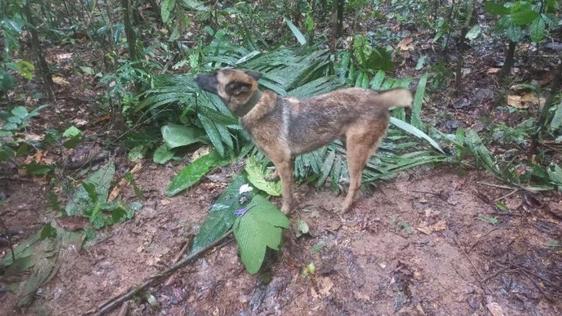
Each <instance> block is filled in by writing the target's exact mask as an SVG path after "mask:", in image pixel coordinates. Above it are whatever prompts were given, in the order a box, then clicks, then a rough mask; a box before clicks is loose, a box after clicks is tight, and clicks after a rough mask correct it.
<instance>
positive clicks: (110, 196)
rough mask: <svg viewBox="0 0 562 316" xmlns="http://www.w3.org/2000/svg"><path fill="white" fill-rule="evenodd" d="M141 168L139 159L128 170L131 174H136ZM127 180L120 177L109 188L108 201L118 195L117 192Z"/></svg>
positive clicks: (118, 192)
mask: <svg viewBox="0 0 562 316" xmlns="http://www.w3.org/2000/svg"><path fill="white" fill-rule="evenodd" d="M141 169H142V162H141V161H139V162H138V163H137V164H136V165H135V166H134V167H133V169H131V171H129V172H130V173H131V174H133V175H135V174H137V173H138V172H139V171H140V170H141ZM127 182H128V181H127V180H126V179H125V178H123V179H121V181H119V183H117V185H116V186H115V187H113V189H112V190H111V192H110V193H109V197H108V198H107V199H108V200H109V202H111V201H113V200H115V198H117V197H118V196H119V194H121V191H122V190H123V188H124V187H125V186H126V185H127Z"/></svg>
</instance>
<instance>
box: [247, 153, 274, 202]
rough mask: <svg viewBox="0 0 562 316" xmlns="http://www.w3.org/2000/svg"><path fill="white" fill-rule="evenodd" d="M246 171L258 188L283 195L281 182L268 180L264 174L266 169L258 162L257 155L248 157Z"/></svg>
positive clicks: (249, 178)
mask: <svg viewBox="0 0 562 316" xmlns="http://www.w3.org/2000/svg"><path fill="white" fill-rule="evenodd" d="M245 171H246V173H247V175H248V181H250V183H251V184H252V185H253V186H255V187H256V188H257V189H259V190H261V191H263V192H265V193H267V194H269V195H271V196H280V195H281V182H280V181H276V182H272V181H267V180H266V179H265V175H264V169H263V168H262V166H261V165H260V164H259V163H258V162H257V160H256V158H255V157H253V156H252V157H250V158H248V159H246V168H245Z"/></svg>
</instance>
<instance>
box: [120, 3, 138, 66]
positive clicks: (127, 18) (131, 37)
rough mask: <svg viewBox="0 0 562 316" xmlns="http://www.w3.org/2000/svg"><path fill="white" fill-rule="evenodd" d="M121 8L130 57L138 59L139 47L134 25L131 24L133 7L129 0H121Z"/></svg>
mask: <svg viewBox="0 0 562 316" xmlns="http://www.w3.org/2000/svg"><path fill="white" fill-rule="evenodd" d="M121 10H122V12H123V23H124V25H125V35H126V36H127V46H128V48H129V59H131V60H137V58H138V55H137V49H136V42H137V39H136V36H135V31H134V30H133V26H132V25H131V14H130V13H131V8H130V5H129V0H121Z"/></svg>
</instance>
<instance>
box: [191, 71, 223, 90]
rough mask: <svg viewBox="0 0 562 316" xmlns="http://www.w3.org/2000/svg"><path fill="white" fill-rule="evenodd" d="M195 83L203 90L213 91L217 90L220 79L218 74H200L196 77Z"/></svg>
mask: <svg viewBox="0 0 562 316" xmlns="http://www.w3.org/2000/svg"><path fill="white" fill-rule="evenodd" d="M195 83H197V85H198V86H199V88H201V89H203V90H206V91H209V92H213V93H216V91H217V84H218V81H217V77H216V75H198V76H197V77H195Z"/></svg>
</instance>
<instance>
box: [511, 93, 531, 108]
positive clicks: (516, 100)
mask: <svg viewBox="0 0 562 316" xmlns="http://www.w3.org/2000/svg"><path fill="white" fill-rule="evenodd" d="M507 104H508V105H510V106H512V107H514V108H517V109H526V108H527V106H525V105H524V104H523V101H522V100H521V96H519V95H508V96H507Z"/></svg>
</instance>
